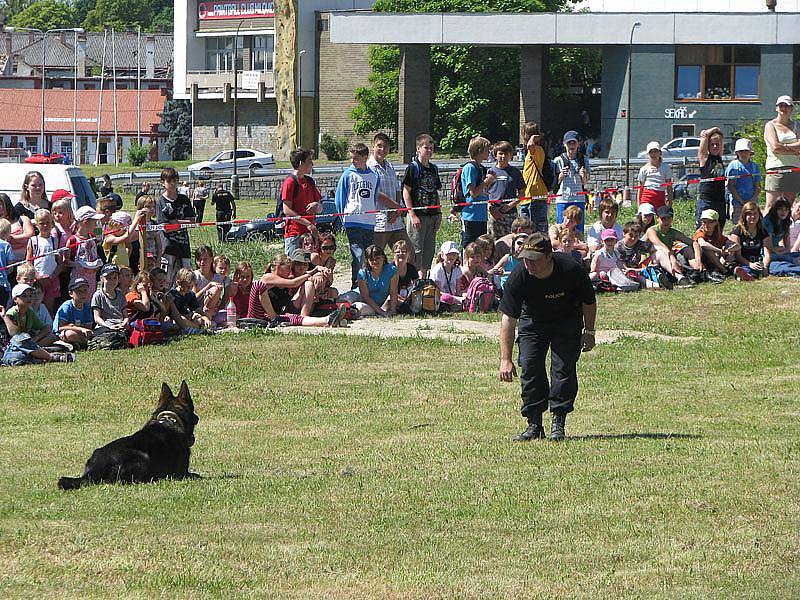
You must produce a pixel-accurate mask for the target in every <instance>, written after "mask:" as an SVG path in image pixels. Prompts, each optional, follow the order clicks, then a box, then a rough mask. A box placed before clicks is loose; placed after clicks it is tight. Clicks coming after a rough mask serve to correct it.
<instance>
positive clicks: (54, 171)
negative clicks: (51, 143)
mask: <svg viewBox="0 0 800 600" xmlns="http://www.w3.org/2000/svg"><path fill="white" fill-rule="evenodd" d="M30 171H38V172H39V173H41V174H42V177H44V185H45V192H46V193H47V197H48V198H49V197H50V196H52V195H53V192H54V191H56V190H58V189H63V190H67V191H68V192H70V193H72V194H75V198H73V199H72V210H77V209H79V208H80V207H81V206H87V205H88V206H91V207H94V206H95V205H96V203H97V197H96V196H95V193H94V192H93V191H92V188H91V186H90V185H89V181H88V180H87V179H86V175H84V174H83V171H82V170H81V169H80V167H76V166H70V165H48V164H30V163H0V192H4V193H6V194H8V197H9V198H11V201H12V202H19V197H20V194H21V193H22V182H23V180H24V179H25V175H27V174H28V172H30Z"/></svg>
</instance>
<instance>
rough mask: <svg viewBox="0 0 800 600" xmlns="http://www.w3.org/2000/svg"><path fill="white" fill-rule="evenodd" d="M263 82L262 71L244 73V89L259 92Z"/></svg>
mask: <svg viewBox="0 0 800 600" xmlns="http://www.w3.org/2000/svg"><path fill="white" fill-rule="evenodd" d="M259 81H261V71H242V89H243V90H257V89H258V82H259Z"/></svg>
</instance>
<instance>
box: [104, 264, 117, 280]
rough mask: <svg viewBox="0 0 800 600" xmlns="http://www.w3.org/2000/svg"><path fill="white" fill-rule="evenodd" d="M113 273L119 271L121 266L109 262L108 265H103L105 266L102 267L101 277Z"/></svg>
mask: <svg viewBox="0 0 800 600" xmlns="http://www.w3.org/2000/svg"><path fill="white" fill-rule="evenodd" d="M111 273H119V267H118V266H117V265H112V264H111V263H108V264H107V265H103V268H102V269H100V277H105V276H106V275H110V274H111Z"/></svg>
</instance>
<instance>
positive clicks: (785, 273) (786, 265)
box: [769, 252, 800, 277]
mask: <svg viewBox="0 0 800 600" xmlns="http://www.w3.org/2000/svg"><path fill="white" fill-rule="evenodd" d="M798 259H800V252H790V253H789V254H773V255H772V262H771V263H769V274H770V275H777V276H778V277H800V265H796V264H795V262H794V261H795V260H798Z"/></svg>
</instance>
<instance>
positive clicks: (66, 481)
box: [58, 477, 87, 490]
mask: <svg viewBox="0 0 800 600" xmlns="http://www.w3.org/2000/svg"><path fill="white" fill-rule="evenodd" d="M84 483H87V480H86V478H85V477H59V479H58V489H60V490H77V489H78V488H80V487H81V486H82V485H83V484H84Z"/></svg>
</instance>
